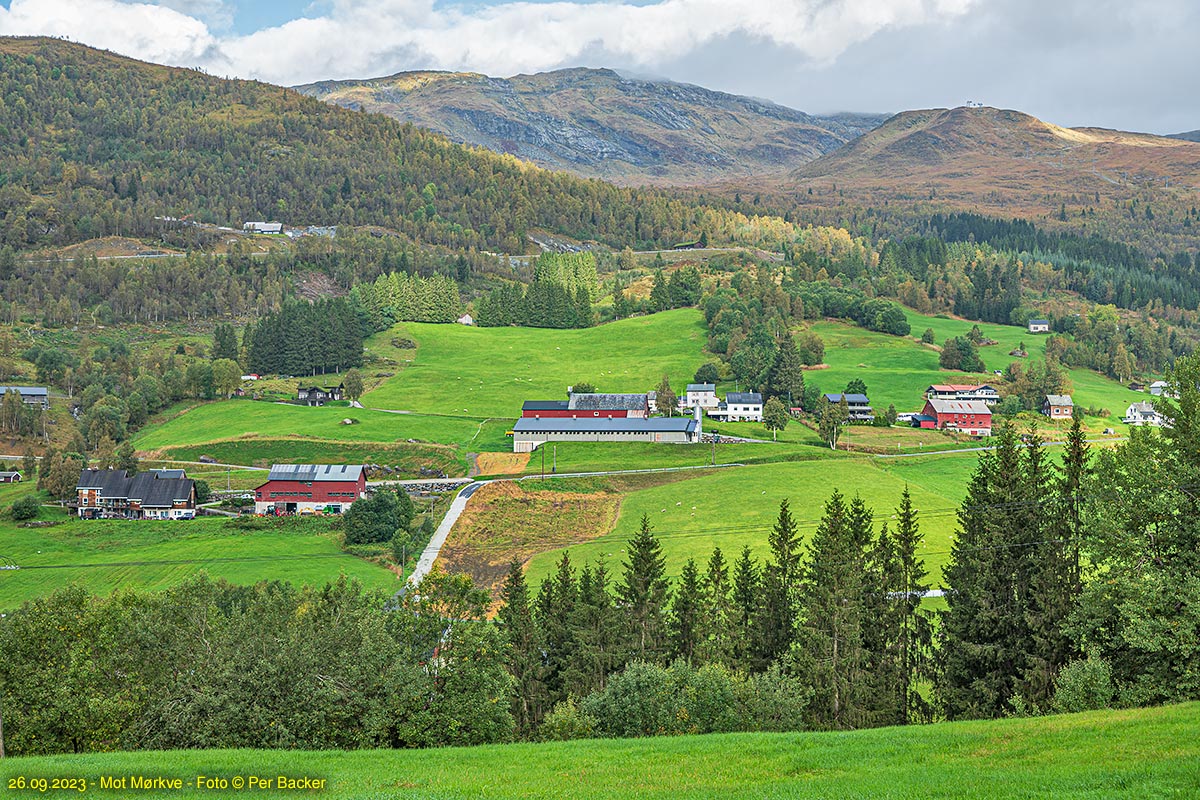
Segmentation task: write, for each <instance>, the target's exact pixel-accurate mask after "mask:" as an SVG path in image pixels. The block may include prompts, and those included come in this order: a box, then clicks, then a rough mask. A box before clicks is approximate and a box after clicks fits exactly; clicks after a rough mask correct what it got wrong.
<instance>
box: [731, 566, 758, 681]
mask: <svg viewBox="0 0 1200 800" xmlns="http://www.w3.org/2000/svg"><path fill="white" fill-rule="evenodd" d="M761 590H762V576H761V574H760V572H759V569H758V565H757V564H755V563H754V559H753V558H751V557H750V546H749V545H746V546H744V547H742V554H741V555H740V556H738V560H737V563H736V564H734V567H733V598H732V604H733V608H732V613H733V642H732V644H733V653H732V661H733V665H734V666H735V667H736V668H737V669H742V670H749V669H752V668H753V667H754V665H755V663H756V659H755V655H756V654H757V653H758V652H759V650H760V649H761V647H762V646H761V644H760V639H761V636H760V635H759V628H758V619H759V616H760V614H761V609H762V593H761Z"/></svg>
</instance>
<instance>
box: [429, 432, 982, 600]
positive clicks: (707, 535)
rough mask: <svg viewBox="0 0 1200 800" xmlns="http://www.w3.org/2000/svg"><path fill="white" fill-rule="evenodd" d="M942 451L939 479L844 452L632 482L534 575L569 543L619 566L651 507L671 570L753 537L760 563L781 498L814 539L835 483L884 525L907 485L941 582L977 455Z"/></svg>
mask: <svg viewBox="0 0 1200 800" xmlns="http://www.w3.org/2000/svg"><path fill="white" fill-rule="evenodd" d="M926 460H927V458H925V457H922V458H919V459H913V461H915V462H925V461H926ZM940 460H941V461H944V462H945V463H944V465H942V469H943V472H942V473H941V474H940V475H939V476H938V479H937V480H924V481H921V482H918V481H916V480H912V479H910V477H909V476H910V474H916V475H919V474H920V470H921V467H920V465H919V464H912V465H905V467H904V468H900V469H897V468H896V463H895V462H890V461H889V462H884V461H882V460H880V459H867V458H843V459H836V460H823V461H809V462H798V463H779V464H763V465H757V466H748V467H731V468H727V469H724V470H718V471H715V472H709V473H703V474H701V475H699V476H698V477H695V478H691V479H689V480H681V481H676V482H672V483H668V484H664V485H660V486H654V487H652V488H648V489H643V490H638V491H633V492H630V493H628V494H627V495H626V496H625V498H624V499H623V501H622V503H621V514H620V517H619V519H618V521H617V524H616V526H615V527H614V528H613V530H612V531H611V532H610V533H608V534H607V535H605V536H602V537H600V538H598V539H593V540H591V541H587V542H579V543H574V542H573V541H571V538H570V536H569V535H568V536H565V537H563V538H562V539H560V540H558V541H547V542H545V544H547V545H558V546H556V547H553V548H549V547H548V548H547V550H546V552H544V553H542V554H540V555H538V556H536V557H534V558H533V559H531V560H530V563H529V567H528V570H527V574H528V576H529V579H530V580H531V581H532V582H533V584H534V585H536V584H537V583H538V582H540V581H541V580H542V579H543V578H544V577H545V576H546V575H547V574H549V573H550V572H552V571H553V569H554V564H555V563H556V562H557V561H558V559H559V558H561V556H562V552H563V550H570V552H571V559H572V561H575V562H576V563H583V562H589V561H590V562H595V561H598V560H600V559H604V560H605V562H606V563H608V564H609V565H610V566H612V567H615V568H619V567H620V564H621V563H622V562H623V560H624V558H625V550H624V548H625V543H626V542H627V541H628V540H629V538H630V537H631V536H632V535H633V533H634V532H635V531H636V530H637V528H638V526H639V524H640V521H641V518H642V515H643V514H645V515H646V516H648V517H649V519H650V524H651V525H652V526H653V527H654V532H655V534H656V535H657V536H658V538H659V540H660V541H661V543H662V547H663V553H664V555H665V556H666V559H667V571H668V572H669V573H671V574H672V575H674V574H677V573H678V572H679V570H680V569H681V568H682V567H683V565H684V563H685V562H686V561H687V559H689V558H694V559H696V561H697V563H699V564H701V565H702V564H703V563H704V562H705V561H707V559H708V557H709V555H710V554H711V553H712V549H713V547H716V546H719V547H720V548H721V550H722V551H723V552H724V554H725V557H726V559H727V560H733V559H734V558H736V557H737V556H738V554H739V553H740V552H741V550H742V547H743V546H746V545H749V546H750V548H751V550H752V551H753V553H754V556H755V557H756V558H758V559H759V560H760V562H761V561H762V560H763V559H765V558H767V556H768V550H767V536H768V533H769V532H770V530H771V526H772V525H773V524H774V522H775V520H776V518H777V516H778V514H779V503H780V501H781V500H783V499H785V498H787V500H788V501H789V505H790V508H791V512H792V517H793V519H795V520H796V521H797V523H798V527H799V531H800V534H801V536H802V538H804V539H807V538H808V537H810V536H811V535H812V533H813V532H814V530H815V529H816V526H817V524H818V522H819V521H820V518H821V515H822V513H823V510H824V505H825V501H826V500H827V499H828V498H829V495H830V494H831V493H832V491H833V490H834V489H835V488H836V489H838V490H839V491H841V492H842V494H843V495H845V496H846V497H847V500H849V498H852V497H853V496H854V495H856V494H858V495H860V496H861V497H862V498H863V500H864V501H865V502H866V503H867V505H869V506H872V507H873V508H874V509H875V518H876V522H877V524H878V523H879V522H882V521H883V520H888V519H890V517H891V515H892V513H893V510H894V508H895V506H896V505H897V504H898V503H899V501H900V494H901V492H902V491H903V490H904V487H905V485H906V484H907V485H909V487H910V491H911V492H912V495H913V502H914V505H916V507H917V508H918V510H919V511H920V512H921V514H922V518H921V530H922V532H923V533H924V535H925V546H924V548H923V549H922V552H921V555H922V556H923V557H924V558H925V561H926V564H927V566H928V567H929V568H930V572H931V573H932V578H933V580H934V581H935V582H936V581H937V580H938V579H939V578H940V570H941V567H942V566H943V565H944V564H945V563H946V561H947V559H948V557H949V552H948V551H949V549H950V541H951V538H952V536H953V533H954V526H955V516H954V512H955V510H956V507H957V505H958V503H959V502H961V499H962V496H963V494H965V487H966V482H967V479H968V478H969V476H970V474H971V469H972V468H973V466H974V464H975V460H976V457H975V455H974V454H961V455H958V456H942V457H940ZM534 485H535V486H536V482H535V483H534ZM568 485H569V484H568ZM452 538H453V537H452ZM564 540H565V541H564ZM568 542H570V544H567V543H568Z"/></svg>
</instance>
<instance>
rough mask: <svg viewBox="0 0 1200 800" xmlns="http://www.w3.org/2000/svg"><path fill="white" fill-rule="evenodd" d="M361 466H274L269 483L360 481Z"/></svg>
mask: <svg viewBox="0 0 1200 800" xmlns="http://www.w3.org/2000/svg"><path fill="white" fill-rule="evenodd" d="M362 472H363V468H362V465H361V464H273V465H271V471H270V472H269V473H268V474H267V480H269V481H304V482H308V481H358V479H359V478H360V477H361V476H362Z"/></svg>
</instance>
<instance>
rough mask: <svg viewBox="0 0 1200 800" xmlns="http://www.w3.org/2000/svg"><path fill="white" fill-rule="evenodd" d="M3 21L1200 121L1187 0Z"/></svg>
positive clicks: (468, 64) (305, 65)
mask: <svg viewBox="0 0 1200 800" xmlns="http://www.w3.org/2000/svg"><path fill="white" fill-rule="evenodd" d="M0 34H5V35H7V34H49V35H56V36H65V37H68V38H70V39H72V40H75V41H80V42H85V43H87V44H91V45H95V46H98V47H104V48H108V49H111V50H115V51H117V52H119V53H123V54H126V55H130V56H135V57H138V58H142V59H146V60H148V61H156V62H160V63H167V64H174V65H179V66H188V67H202V68H204V69H206V70H207V71H209V72H210V73H213V74H216V75H229V76H238V77H252V78H259V79H261V80H265V81H270V82H273V83H281V84H289V85H290V84H297V83H305V82H309V81H314V80H320V79H325V78H364V77H375V76H379V75H388V74H391V73H394V72H399V71H402V70H409V69H446V70H471V71H476V72H483V73H487V74H489V75H501V76H509V75H514V74H517V73H520V72H537V71H542V70H548V69H555V68H559V67H568V66H589V67H602V66H603V67H612V68H615V69H618V70H621V71H624V72H627V73H631V74H635V75H639V76H647V77H661V78H669V79H672V80H677V81H684V82H688V83H696V84H699V85H702V86H707V87H709V88H713V89H720V90H723V91H729V92H735V93H738V94H747V95H753V96H755V97H762V98H767V99H770V100H774V101H776V102H778V103H783V104H784V105H789V106H792V107H795V108H799V109H802V110H805V111H809V112H814V113H822V112H831V111H881V112H882V111H899V110H904V109H910V108H928V107H934V106H956V105H961V104H962V103H965V102H967V101H976V102H982V103H985V104H987V105H993V106H999V107H1004V108H1016V109H1020V110H1022V111H1027V112H1029V113H1031V114H1034V115H1036V116H1039V117H1041V118H1043V119H1046V120H1048V121H1052V122H1056V123H1059V124H1062V125H1095V126H1101V127H1112V128H1123V129H1126V130H1139V131H1151V132H1155V133H1174V132H1178V131H1184V130H1193V129H1197V128H1200V103H1198V102H1197V101H1198V100H1200V81H1197V76H1200V46H1198V43H1200V3H1198V2H1196V0H1137V2H1130V0H604V1H603V2H592V1H590V0H561V1H560V2H538V1H537V0H522V1H520V2H514V1H513V0H475V1H474V2H470V1H466V2H460V1H459V0H314V1H313V2H309V1H308V0H300V2H287V1H286V0H142V1H141V2H137V1H135V0H0Z"/></svg>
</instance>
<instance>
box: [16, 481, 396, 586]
mask: <svg viewBox="0 0 1200 800" xmlns="http://www.w3.org/2000/svg"><path fill="white" fill-rule="evenodd" d="M3 502H9V501H8V500H4V501H3ZM40 520H42V521H43V522H49V523H56V524H53V525H52V526H49V527H33V528H28V527H20V526H19V525H17V524H15V523H13V522H12V521H11V520H0V556H4V557H5V558H7V559H8V560H10V561H12V562H14V563H16V564H18V565H20V566H21V567H22V569H19V570H12V571H7V570H6V571H3V572H0V609H10V608H14V607H16V606H18V605H20V604H21V603H22V602H24V601H25V600H29V599H33V598H35V597H39V596H41V595H44V594H48V593H50V592H52V591H54V590H56V589H59V588H62V587H65V586H69V585H71V584H77V585H80V586H83V587H84V588H86V589H87V590H88V591H91V592H94V593H96V594H108V593H110V592H112V591H114V590H117V589H123V588H136V589H138V590H155V589H162V588H165V587H168V586H173V585H175V584H178V583H180V582H182V581H183V580H185V579H186V578H188V577H190V576H192V575H195V574H196V573H198V572H201V571H204V572H207V573H208V574H209V575H210V576H212V577H213V578H224V579H225V580H227V581H229V582H231V583H240V584H250V583H256V582H258V581H261V580H283V581H290V582H292V583H294V584H297V585H299V584H323V583H326V582H327V581H332V580H335V579H337V577H338V575H339V574H342V573H345V574H346V575H347V576H349V577H352V578H356V579H358V580H359V581H361V582H362V583H363V584H364V585H365V586H367V587H368V588H382V589H389V588H393V587H396V588H398V587H399V585H400V584H399V579H398V578H397V577H396V576H395V575H394V574H393V573H392V572H390V571H388V570H387V569H385V568H384V567H381V566H377V565H374V564H371V563H368V562H366V561H363V560H362V559H359V558H356V557H354V556H352V555H349V554H347V553H343V552H342V551H341V548H340V546H339V545H338V542H337V539H336V534H334V533H332V532H331V531H330V530H329V523H328V521H325V520H316V519H313V520H307V519H287V520H262V521H261V524H263V526H264V527H263V529H261V530H257V529H256V530H244V529H240V528H237V527H233V526H231V525H229V524H228V522H227V520H226V519H224V518H220V519H218V518H214V517H204V518H199V519H194V520H186V521H182V520H181V521H167V520H146V521H141V520H86V521H85V520H79V519H75V518H74V517H71V516H69V514H68V513H67V512H65V511H60V510H58V509H52V508H43V509H42V510H41V513H40ZM256 522H259V521H256ZM164 562H183V563H164Z"/></svg>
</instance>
